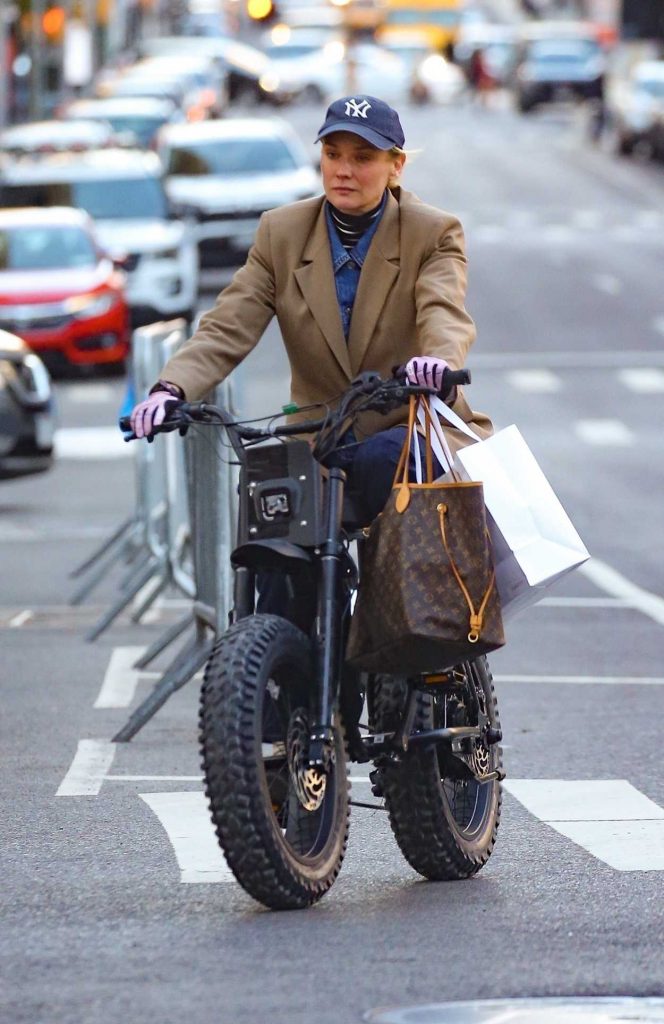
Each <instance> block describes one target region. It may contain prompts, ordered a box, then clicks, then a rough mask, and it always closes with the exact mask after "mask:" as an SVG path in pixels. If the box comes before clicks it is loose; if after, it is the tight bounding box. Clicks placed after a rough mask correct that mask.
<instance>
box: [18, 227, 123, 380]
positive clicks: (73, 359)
mask: <svg viewBox="0 0 664 1024" xmlns="http://www.w3.org/2000/svg"><path fill="white" fill-rule="evenodd" d="M0 329H3V330H5V331H11V332H13V333H14V334H18V335H19V337H21V338H23V339H24V341H26V342H27V343H28V345H29V346H30V348H31V349H33V351H35V352H38V353H39V355H40V356H41V358H42V359H43V361H44V362H45V363H46V364H47V366H49V367H50V368H52V369H58V368H59V367H65V366H70V367H71V366H91V365H100V364H103V365H106V366H110V365H112V366H114V367H117V368H118V369H119V368H120V367H123V366H124V360H125V358H126V356H127V355H128V353H129V344H130V333H129V332H130V328H129V310H128V307H127V304H126V301H125V296H124V274H123V273H122V271H121V270H120V269H118V268H117V267H116V266H115V265H114V264H113V261H112V260H111V258H110V256H108V255H107V254H106V253H105V252H103V251H102V249H101V247H100V245H99V243H98V242H97V239H96V237H95V234H94V228H93V225H92V221H91V220H90V218H89V217H88V216H87V214H85V213H83V212H82V211H80V210H73V209H69V208H60V207H51V208H49V209H37V208H35V209H32V208H29V209H19V210H1V209H0Z"/></svg>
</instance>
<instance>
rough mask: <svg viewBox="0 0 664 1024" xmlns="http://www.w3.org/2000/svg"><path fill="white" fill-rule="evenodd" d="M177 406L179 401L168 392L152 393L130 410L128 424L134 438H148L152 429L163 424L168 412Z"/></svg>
mask: <svg viewBox="0 0 664 1024" xmlns="http://www.w3.org/2000/svg"><path fill="white" fill-rule="evenodd" d="M179 404H180V399H179V398H176V397H175V396H174V395H172V394H171V393H170V392H169V391H153V393H152V394H151V395H148V397H147V398H146V399H145V401H144V402H139V403H138V405H136V406H134V408H133V409H132V412H131V416H130V422H131V429H132V430H133V431H134V433H135V434H136V437H149V436H150V434H151V433H152V431H153V429H154V428H155V427H158V426H159V424H160V423H163V422H164V418H165V416H166V414H167V413H168V411H169V410H170V409H171V408H172V407H173V406H175V405H179Z"/></svg>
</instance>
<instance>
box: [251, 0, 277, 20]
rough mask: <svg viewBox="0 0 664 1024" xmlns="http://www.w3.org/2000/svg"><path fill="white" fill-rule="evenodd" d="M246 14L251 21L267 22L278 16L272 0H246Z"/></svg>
mask: <svg viewBox="0 0 664 1024" xmlns="http://www.w3.org/2000/svg"><path fill="white" fill-rule="evenodd" d="M247 14H248V15H249V17H250V18H251V20H252V21H260V22H268V21H274V19H275V18H277V17H278V11H277V5H276V4H275V3H274V0H247Z"/></svg>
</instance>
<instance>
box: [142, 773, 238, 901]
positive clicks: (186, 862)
mask: <svg viewBox="0 0 664 1024" xmlns="http://www.w3.org/2000/svg"><path fill="white" fill-rule="evenodd" d="M139 796H140V798H141V800H144V801H145V803H146V804H147V805H148V807H149V808H150V810H151V811H152V812H153V814H156V816H157V817H158V818H159V821H160V822H161V824H162V826H163V828H164V830H165V832H166V835H167V836H168V839H169V841H170V844H171V846H172V847H173V851H174V853H175V858H176V860H177V862H178V867H179V868H180V882H186V883H198V882H207V883H209V882H227V881H229V880H234V875H233V873H232V871H231V869H230V868H229V866H228V864H227V863H226V858H225V857H224V855H223V853H222V851H221V847H220V846H219V843H218V841H217V836H216V834H215V831H214V827H213V825H212V821H211V820H210V810H209V808H208V802H207V798H206V796H205V794H204V793H202V792H197V791H193V790H190V791H188V792H185V793H139Z"/></svg>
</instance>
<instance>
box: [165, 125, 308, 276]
mask: <svg viewBox="0 0 664 1024" xmlns="http://www.w3.org/2000/svg"><path fill="white" fill-rule="evenodd" d="M158 151H159V154H160V155H161V158H162V160H163V163H164V167H165V169H166V191H167V192H168V195H169V198H170V200H171V203H172V204H173V205H174V208H175V209H179V210H180V212H181V213H182V214H183V215H190V216H192V217H193V218H194V219H195V221H196V228H195V231H196V238H197V240H198V247H199V254H200V261H201V266H202V267H227V266H237V265H239V264H241V263H242V262H243V261H244V258H245V257H246V254H247V252H248V251H249V248H250V246H251V244H252V242H253V240H254V234H255V232H256V228H257V226H258V221H259V219H260V216H261V214H262V213H264V212H265V210H270V209H272V208H273V207H275V206H281V205H282V204H283V203H290V202H294V201H295V200H298V199H307V198H309V197H310V196H313V195H316V194H317V193H318V192H319V191H320V179H319V176H318V173H317V171H316V170H315V169H314V167H313V164H312V159H311V155H310V154H309V153H308V151H307V150H306V148H305V146H304V145H303V143H302V142H301V141H300V139H299V137H298V136H297V135H296V133H295V132H294V131H293V129H292V128H291V127H290V125H288V124H287V123H286V122H285V121H282V120H281V119H278V118H251V119H239V118H238V119H234V118H232V119H231V118H229V119H228V120H226V121H203V122H199V123H197V124H181V125H169V126H167V127H165V128H163V129H162V131H161V132H160V134H159V139H158Z"/></svg>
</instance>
